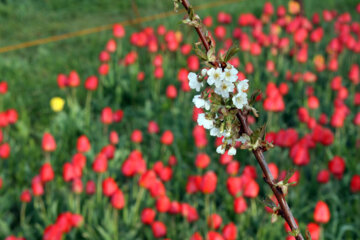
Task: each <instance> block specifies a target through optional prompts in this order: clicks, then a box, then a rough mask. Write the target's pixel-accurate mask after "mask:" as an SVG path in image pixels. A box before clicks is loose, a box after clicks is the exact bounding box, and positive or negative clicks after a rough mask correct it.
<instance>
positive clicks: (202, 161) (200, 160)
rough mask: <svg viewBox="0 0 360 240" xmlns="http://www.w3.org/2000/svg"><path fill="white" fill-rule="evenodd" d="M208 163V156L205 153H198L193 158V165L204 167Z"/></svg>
mask: <svg viewBox="0 0 360 240" xmlns="http://www.w3.org/2000/svg"><path fill="white" fill-rule="evenodd" d="M209 164H210V157H209V156H208V155H207V154H206V153H199V154H198V155H197V156H196V159H195V166H196V167H198V168H200V169H204V168H206V167H207V166H208V165H209Z"/></svg>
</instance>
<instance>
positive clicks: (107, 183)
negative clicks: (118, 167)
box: [102, 177, 118, 197]
mask: <svg viewBox="0 0 360 240" xmlns="http://www.w3.org/2000/svg"><path fill="white" fill-rule="evenodd" d="M117 189H118V186H117V183H116V182H115V180H114V179H113V178H112V177H108V178H106V179H104V180H103V182H102V191H103V194H104V195H105V196H108V197H110V196H111V195H113V194H114V193H115V192H116V190H117Z"/></svg>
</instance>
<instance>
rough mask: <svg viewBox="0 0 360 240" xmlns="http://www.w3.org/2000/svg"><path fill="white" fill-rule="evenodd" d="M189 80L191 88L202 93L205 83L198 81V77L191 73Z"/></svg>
mask: <svg viewBox="0 0 360 240" xmlns="http://www.w3.org/2000/svg"><path fill="white" fill-rule="evenodd" d="M188 79H189V86H190V88H191V89H195V90H196V91H200V88H201V87H202V86H203V85H204V84H203V83H201V82H199V81H198V80H197V79H198V76H197V75H196V74H195V73H193V72H190V73H189V74H188Z"/></svg>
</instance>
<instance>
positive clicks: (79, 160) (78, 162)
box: [71, 153, 86, 169]
mask: <svg viewBox="0 0 360 240" xmlns="http://www.w3.org/2000/svg"><path fill="white" fill-rule="evenodd" d="M71 162H72V164H73V165H74V166H77V167H79V168H80V169H83V168H84V167H85V166H86V157H85V156H84V155H83V154H81V153H76V154H74V156H73V157H72V158H71Z"/></svg>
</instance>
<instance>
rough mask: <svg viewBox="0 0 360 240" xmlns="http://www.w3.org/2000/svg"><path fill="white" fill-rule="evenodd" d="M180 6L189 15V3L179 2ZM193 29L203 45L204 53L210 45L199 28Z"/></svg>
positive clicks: (185, 1)
mask: <svg viewBox="0 0 360 240" xmlns="http://www.w3.org/2000/svg"><path fill="white" fill-rule="evenodd" d="M181 4H182V5H183V6H184V8H185V10H186V11H187V12H188V14H190V7H191V5H190V3H189V2H188V1H187V0H181ZM194 28H195V30H196V32H197V34H198V35H199V37H200V40H201V42H202V44H203V45H204V47H205V49H206V51H209V49H210V44H209V42H208V41H207V40H206V36H205V34H204V32H203V31H202V30H201V28H200V27H194Z"/></svg>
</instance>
